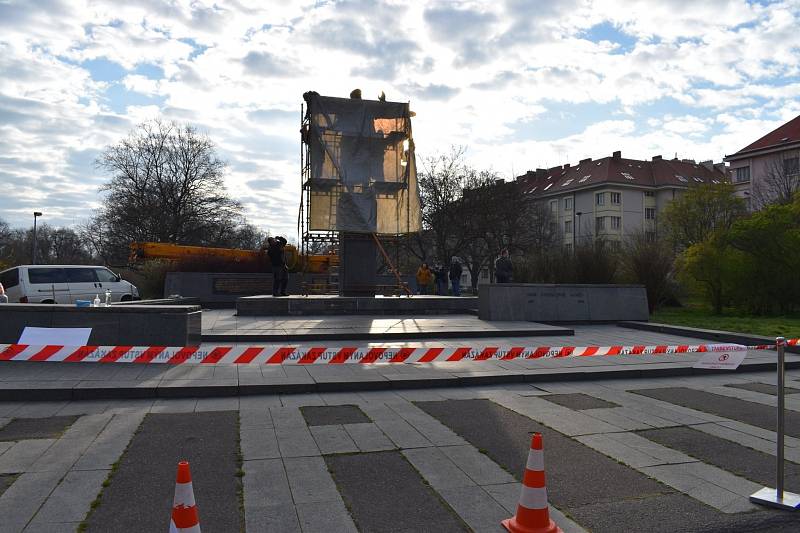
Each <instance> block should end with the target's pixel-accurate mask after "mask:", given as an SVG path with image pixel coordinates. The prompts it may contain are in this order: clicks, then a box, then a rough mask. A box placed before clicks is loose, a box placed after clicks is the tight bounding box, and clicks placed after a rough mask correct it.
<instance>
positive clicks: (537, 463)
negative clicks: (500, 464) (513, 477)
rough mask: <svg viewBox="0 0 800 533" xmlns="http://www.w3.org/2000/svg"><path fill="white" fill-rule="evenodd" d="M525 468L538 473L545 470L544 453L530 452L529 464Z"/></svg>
mask: <svg viewBox="0 0 800 533" xmlns="http://www.w3.org/2000/svg"><path fill="white" fill-rule="evenodd" d="M525 468H527V469H528V470H534V471H536V472H541V471H542V470H544V452H543V451H542V450H531V451H530V452H528V463H527V464H526V465H525Z"/></svg>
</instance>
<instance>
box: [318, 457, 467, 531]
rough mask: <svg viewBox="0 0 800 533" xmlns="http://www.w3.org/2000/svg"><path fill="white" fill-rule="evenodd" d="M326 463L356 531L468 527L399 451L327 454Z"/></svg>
mask: <svg viewBox="0 0 800 533" xmlns="http://www.w3.org/2000/svg"><path fill="white" fill-rule="evenodd" d="M415 451H416V450H415ZM325 461H326V463H327V465H328V468H330V471H331V473H332V475H333V477H334V479H335V480H336V484H337V486H338V487H339V491H340V492H341V494H342V497H343V499H344V501H345V502H346V503H347V506H348V508H349V509H350V511H351V513H352V516H353V520H354V521H355V523H356V525H357V526H358V529H359V531H362V532H384V531H396V532H401V531H402V532H412V531H437V532H450V531H466V529H467V528H466V526H465V525H464V524H463V523H462V522H461V521H460V520H459V519H458V517H457V516H456V515H455V514H454V513H453V512H452V511H451V510H450V509H449V508H447V507H446V506H445V505H444V504H443V503H442V502H441V500H440V499H439V498H438V497H437V493H435V492H434V491H433V490H432V489H431V487H430V486H429V485H427V484H425V483H424V481H423V479H422V478H421V477H420V475H419V473H417V471H415V470H414V468H412V466H411V465H410V464H409V463H408V462H407V461H406V460H405V459H404V458H403V455H401V454H400V453H398V452H377V453H364V454H355V455H331V456H327V457H326V458H325ZM412 510H413V511H412Z"/></svg>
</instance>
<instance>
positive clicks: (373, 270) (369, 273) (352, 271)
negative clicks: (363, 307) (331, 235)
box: [339, 232, 378, 297]
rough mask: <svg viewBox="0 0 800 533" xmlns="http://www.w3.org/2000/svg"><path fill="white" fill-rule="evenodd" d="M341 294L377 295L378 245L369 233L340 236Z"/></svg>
mask: <svg viewBox="0 0 800 533" xmlns="http://www.w3.org/2000/svg"><path fill="white" fill-rule="evenodd" d="M339 257H340V262H339V296H349V297H372V296H375V285H377V270H378V245H377V244H376V243H375V239H374V238H373V237H372V235H370V234H369V233H344V232H342V233H341V234H340V236H339Z"/></svg>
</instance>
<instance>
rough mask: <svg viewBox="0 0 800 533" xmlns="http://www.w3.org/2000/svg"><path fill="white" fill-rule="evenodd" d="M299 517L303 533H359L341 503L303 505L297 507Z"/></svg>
mask: <svg viewBox="0 0 800 533" xmlns="http://www.w3.org/2000/svg"><path fill="white" fill-rule="evenodd" d="M296 510H297V516H298V517H299V519H300V527H301V528H302V531H303V533H330V532H331V531H336V532H339V531H341V532H342V533H349V532H352V533H358V529H356V525H355V524H354V523H353V519H352V518H350V513H348V512H347V509H346V508H345V506H344V503H343V502H342V501H341V500H339V501H331V502H322V503H304V504H303V503H301V504H298V505H297V506H296Z"/></svg>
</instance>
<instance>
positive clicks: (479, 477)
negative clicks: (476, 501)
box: [439, 445, 514, 485]
mask: <svg viewBox="0 0 800 533" xmlns="http://www.w3.org/2000/svg"><path fill="white" fill-rule="evenodd" d="M439 450H441V451H442V453H444V454H445V455H446V456H447V458H448V459H450V460H451V461H452V462H453V463H454V464H455V465H456V466H457V467H458V468H460V469H461V470H462V471H463V472H464V473H465V474H467V476H469V477H470V479H472V481H474V482H475V483H476V484H478V485H497V484H500V483H512V482H513V481H514V477H513V476H512V475H511V474H509V473H508V472H506V471H505V470H503V469H502V468H500V467H499V466H497V464H496V463H495V462H494V461H492V460H491V459H489V457H487V456H486V455H485V454H482V453H481V452H480V451H478V450H476V449H475V448H473V447H472V446H470V445H465V446H443V447H441V448H439Z"/></svg>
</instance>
